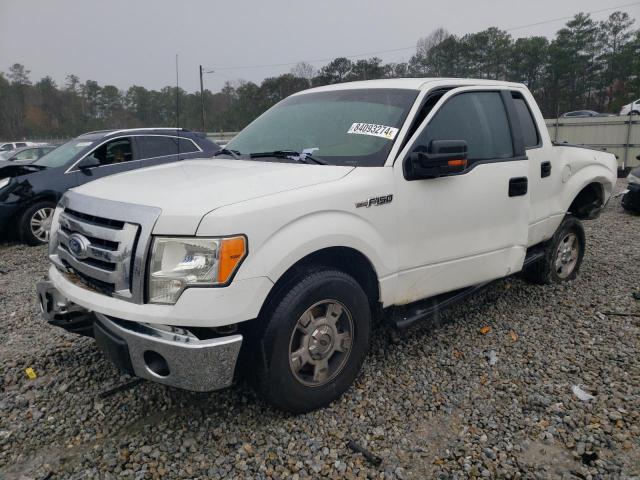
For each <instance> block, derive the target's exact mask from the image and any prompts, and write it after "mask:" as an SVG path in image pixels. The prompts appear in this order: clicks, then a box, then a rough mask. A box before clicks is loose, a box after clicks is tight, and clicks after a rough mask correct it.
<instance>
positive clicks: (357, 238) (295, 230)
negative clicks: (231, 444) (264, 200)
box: [243, 211, 394, 282]
mask: <svg viewBox="0 0 640 480" xmlns="http://www.w3.org/2000/svg"><path fill="white" fill-rule="evenodd" d="M330 247H348V248H353V249H354V250H357V251H358V252H360V253H362V254H363V255H364V256H365V257H367V259H369V261H370V262H371V264H372V265H373V268H374V270H375V271H376V274H377V276H378V278H381V277H384V276H386V275H389V274H390V273H391V272H393V271H394V265H393V258H394V256H393V251H394V250H393V249H392V248H391V245H389V244H388V241H387V240H385V238H384V237H383V236H382V235H381V234H380V232H379V231H378V230H377V229H376V228H375V226H374V225H373V224H371V223H370V222H368V221H367V220H365V219H363V218H362V217H359V216H358V215H355V214H352V213H349V212H344V211H322V212H315V213H310V214H307V215H305V216H302V217H299V218H296V219H295V220H293V221H291V222H289V223H287V224H285V225H283V226H282V227H281V228H279V229H278V230H277V231H275V232H274V233H273V234H272V235H270V236H269V237H268V238H266V239H265V241H264V242H263V243H262V244H261V245H260V246H258V248H257V250H256V251H253V252H252V254H251V255H250V256H249V257H248V258H247V261H246V264H245V265H243V274H244V275H247V276H258V275H261V274H260V272H263V273H262V275H264V276H267V277H269V278H270V279H271V280H272V281H273V282H276V281H277V280H278V279H279V278H280V277H281V276H282V275H283V274H284V273H285V272H286V271H287V270H288V269H289V268H291V267H292V266H293V265H294V264H295V263H297V262H298V261H300V260H302V259H303V258H305V257H306V256H308V255H310V254H312V253H314V252H317V251H319V250H322V249H325V248H330Z"/></svg>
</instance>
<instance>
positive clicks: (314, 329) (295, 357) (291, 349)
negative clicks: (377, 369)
mask: <svg viewBox="0 0 640 480" xmlns="http://www.w3.org/2000/svg"><path fill="white" fill-rule="evenodd" d="M259 321H260V324H261V325H262V328H263V330H262V334H261V335H260V338H257V339H256V340H255V343H257V345H254V347H257V348H252V351H253V352H254V355H252V358H253V360H252V363H253V364H252V365H251V369H250V372H249V374H250V380H251V382H252V384H253V386H254V388H255V389H256V390H257V392H258V393H259V394H261V395H262V396H263V398H264V399H265V400H266V401H267V402H269V403H270V404H271V405H273V406H274V407H276V408H278V409H280V410H284V411H287V412H292V413H304V412H309V411H311V410H315V409H317V408H321V407H324V406H326V405H328V404H330V403H331V402H333V401H334V400H336V399H337V398H339V397H340V396H341V395H342V394H343V393H344V392H345V391H346V390H347V389H348V388H349V386H350V385H351V384H352V383H353V382H354V380H355V379H356V377H357V376H358V373H359V372H360V369H361V368H362V364H363V363H364V359H365V357H366V355H367V351H368V350H369V335H370V326H371V309H370V306H369V299H368V298H367V295H366V294H365V293H364V291H363V289H362V287H360V285H359V284H358V283H357V282H356V281H355V280H354V279H353V278H352V277H350V276H349V275H347V274H345V273H343V272H341V271H338V270H327V269H323V270H315V271H309V272H306V273H304V274H303V275H301V276H300V277H298V278H297V279H296V281H295V282H291V283H290V284H289V285H288V286H287V288H283V289H281V290H280V292H279V293H276V295H275V297H274V299H273V300H272V301H270V303H269V306H268V307H267V308H266V309H265V313H264V315H261V318H260V319H259Z"/></svg>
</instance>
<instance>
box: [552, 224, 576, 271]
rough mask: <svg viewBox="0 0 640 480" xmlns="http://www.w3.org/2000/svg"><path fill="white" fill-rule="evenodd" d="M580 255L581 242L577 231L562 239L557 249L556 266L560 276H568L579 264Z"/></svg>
mask: <svg viewBox="0 0 640 480" xmlns="http://www.w3.org/2000/svg"><path fill="white" fill-rule="evenodd" d="M579 256H580V242H579V241H578V236H577V235H576V234H575V233H568V234H567V235H565V237H564V238H563V239H562V241H561V242H560V244H559V245H558V249H557V250H556V257H555V262H554V267H555V269H556V274H557V275H558V277H560V278H562V279H564V278H568V277H569V276H570V275H571V274H572V273H573V271H574V270H575V268H576V265H577V264H578V257H579Z"/></svg>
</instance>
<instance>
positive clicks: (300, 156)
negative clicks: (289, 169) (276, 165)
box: [249, 150, 328, 165]
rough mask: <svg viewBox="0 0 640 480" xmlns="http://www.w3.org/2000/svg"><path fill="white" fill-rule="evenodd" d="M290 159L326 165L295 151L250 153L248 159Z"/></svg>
mask: <svg viewBox="0 0 640 480" xmlns="http://www.w3.org/2000/svg"><path fill="white" fill-rule="evenodd" d="M267 157H273V158H290V159H291V160H296V161H298V162H302V163H309V162H308V161H307V160H311V161H312V162H314V163H317V164H318V165H328V163H327V162H325V161H324V160H321V159H319V158H316V157H314V156H312V155H311V154H309V153H299V152H296V151H295V150H274V151H273V152H255V153H250V154H249V158H267Z"/></svg>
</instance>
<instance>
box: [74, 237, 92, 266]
mask: <svg viewBox="0 0 640 480" xmlns="http://www.w3.org/2000/svg"><path fill="white" fill-rule="evenodd" d="M68 245H69V252H71V255H73V256H74V257H75V258H77V259H78V260H82V259H83V258H87V257H88V256H89V247H90V246H91V242H90V241H89V239H88V238H87V237H85V236H83V235H80V234H79V233H73V234H71V235H70V236H69V242H68Z"/></svg>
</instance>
